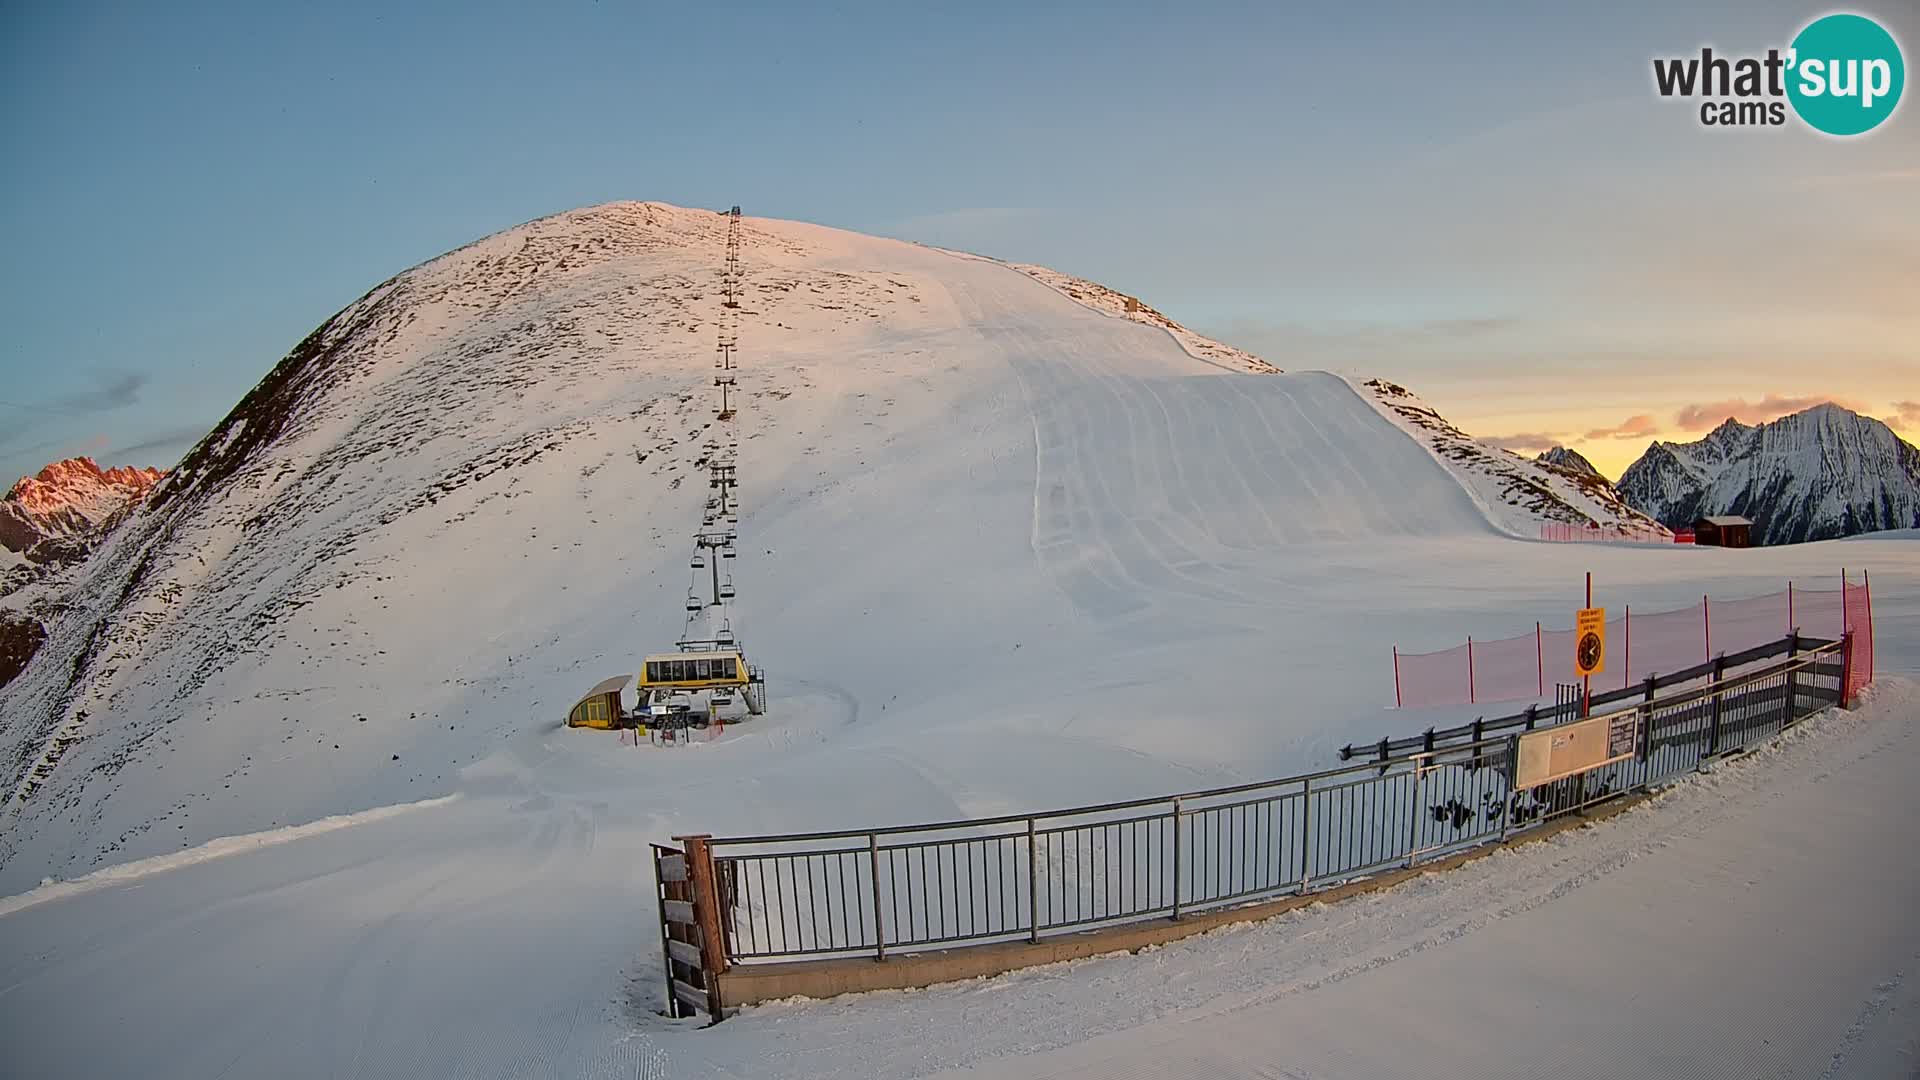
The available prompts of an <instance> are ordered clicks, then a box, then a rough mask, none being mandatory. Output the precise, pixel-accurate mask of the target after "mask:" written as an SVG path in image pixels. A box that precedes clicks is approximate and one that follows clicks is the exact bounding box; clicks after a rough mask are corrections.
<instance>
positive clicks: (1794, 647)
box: [1780, 631, 1800, 731]
mask: <svg viewBox="0 0 1920 1080" xmlns="http://www.w3.org/2000/svg"><path fill="white" fill-rule="evenodd" d="M1799 655H1800V635H1799V634H1798V633H1794V632H1791V631H1789V632H1788V634H1787V661H1788V664H1789V665H1791V664H1792V661H1793V658H1794V657H1796V656H1799ZM1796 674H1798V670H1797V669H1796V668H1794V667H1792V666H1789V667H1788V668H1787V712H1786V715H1785V716H1784V717H1782V718H1781V720H1780V729H1781V730H1782V731H1785V730H1786V728H1787V726H1788V725H1789V724H1792V723H1793V712H1794V706H1795V705H1797V704H1799V696H1800V685H1799V684H1800V680H1799V679H1797V678H1795V677H1794V676H1795V675H1796Z"/></svg>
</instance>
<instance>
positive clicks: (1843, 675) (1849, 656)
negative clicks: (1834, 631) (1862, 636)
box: [1840, 593, 1853, 709]
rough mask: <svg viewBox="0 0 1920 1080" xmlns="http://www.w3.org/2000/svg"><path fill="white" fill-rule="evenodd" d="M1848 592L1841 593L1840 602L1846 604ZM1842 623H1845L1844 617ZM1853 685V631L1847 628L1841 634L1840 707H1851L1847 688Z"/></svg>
mask: <svg viewBox="0 0 1920 1080" xmlns="http://www.w3.org/2000/svg"><path fill="white" fill-rule="evenodd" d="M1846 602H1847V594H1846V593H1841V594H1840V603H1841V605H1842V606H1844V605H1845V604H1846ZM1842 625H1845V622H1844V619H1843V620H1842ZM1852 685H1853V631H1851V630H1845V631H1842V632H1841V634H1840V707H1841V708H1843V709H1850V708H1852V707H1853V706H1852V705H1851V704H1849V699H1848V694H1847V688H1848V687H1850V686H1852Z"/></svg>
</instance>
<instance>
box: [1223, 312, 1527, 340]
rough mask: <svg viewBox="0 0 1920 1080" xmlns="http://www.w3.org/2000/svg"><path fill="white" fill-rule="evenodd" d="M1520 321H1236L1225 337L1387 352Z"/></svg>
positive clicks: (1496, 318) (1472, 336) (1507, 326)
mask: <svg viewBox="0 0 1920 1080" xmlns="http://www.w3.org/2000/svg"><path fill="white" fill-rule="evenodd" d="M1519 323H1520V320H1518V319H1513V318H1508V317H1506V316H1500V315H1472V316H1463V317H1459V318H1448V319H1420V320H1415V321H1412V322H1386V321H1353V322H1340V323H1298V322H1264V321H1258V320H1245V319H1242V320H1238V321H1236V322H1233V323H1231V324H1229V326H1228V329H1227V333H1229V334H1231V335H1234V336H1235V337H1241V338H1269V339H1275V340H1279V341H1283V342H1286V343H1287V344H1288V345H1290V346H1294V347H1305V348H1326V347H1336V348H1352V347H1356V346H1358V347H1363V348H1388V347H1404V346H1408V345H1426V344H1444V343H1449V342H1458V341H1470V340H1474V339H1478V338H1483V337H1487V336H1489V335H1492V334H1498V333H1501V332H1503V331H1506V330H1510V329H1512V328H1513V327H1515V326H1517V325H1519Z"/></svg>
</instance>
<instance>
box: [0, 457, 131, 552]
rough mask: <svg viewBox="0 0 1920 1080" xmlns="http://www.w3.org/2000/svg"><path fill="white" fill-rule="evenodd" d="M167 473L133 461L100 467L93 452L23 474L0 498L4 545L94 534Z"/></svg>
mask: <svg viewBox="0 0 1920 1080" xmlns="http://www.w3.org/2000/svg"><path fill="white" fill-rule="evenodd" d="M165 475H166V474H165V473H164V472H162V471H160V470H159V469H153V468H141V467H137V466H132V465H123V466H119V467H116V468H111V469H102V468H101V467H100V465H99V464H98V463H97V462H95V461H94V460H93V459H92V458H90V457H72V458H66V459H64V460H61V461H56V462H53V463H52V464H50V465H48V466H47V467H46V468H43V469H41V470H40V471H39V472H38V473H35V474H34V475H32V476H23V477H21V478H20V480H19V481H18V482H17V483H15V484H14V485H13V487H12V488H11V489H9V490H8V492H7V497H6V499H5V501H3V502H0V545H3V546H5V547H6V548H7V549H8V550H10V551H26V550H28V549H29V548H32V547H33V546H34V545H35V544H38V543H39V542H40V541H42V540H45V539H48V538H49V537H65V538H80V537H85V536H87V535H90V534H91V533H93V532H94V531H96V530H97V529H98V528H99V527H100V526H101V524H102V523H104V522H106V521H107V520H108V519H109V518H111V517H113V516H114V514H116V513H117V512H119V511H120V510H121V509H123V508H125V507H126V506H128V505H130V504H132V503H135V502H137V501H139V500H140V499H143V498H145V497H146V494H147V492H149V491H151V490H152V489H153V486H154V485H155V484H157V483H159V482H160V480H161V478H162V477H164V476H165Z"/></svg>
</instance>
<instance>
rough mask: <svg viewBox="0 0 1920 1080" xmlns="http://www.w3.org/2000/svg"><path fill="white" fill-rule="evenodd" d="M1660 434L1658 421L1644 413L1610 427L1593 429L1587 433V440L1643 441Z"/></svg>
mask: <svg viewBox="0 0 1920 1080" xmlns="http://www.w3.org/2000/svg"><path fill="white" fill-rule="evenodd" d="M1658 434H1660V424H1659V422H1658V421H1656V420H1654V418H1653V417H1652V416H1650V415H1648V414H1646V413H1639V414H1637V415H1634V416H1629V417H1627V418H1626V419H1625V420H1622V421H1620V422H1619V423H1618V424H1615V425H1614V426H1612V427H1607V428H1595V429H1593V430H1592V431H1589V432H1587V435H1586V437H1587V439H1588V441H1591V442H1598V441H1599V440H1601V439H1645V438H1650V437H1652V436H1654V435H1658Z"/></svg>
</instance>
